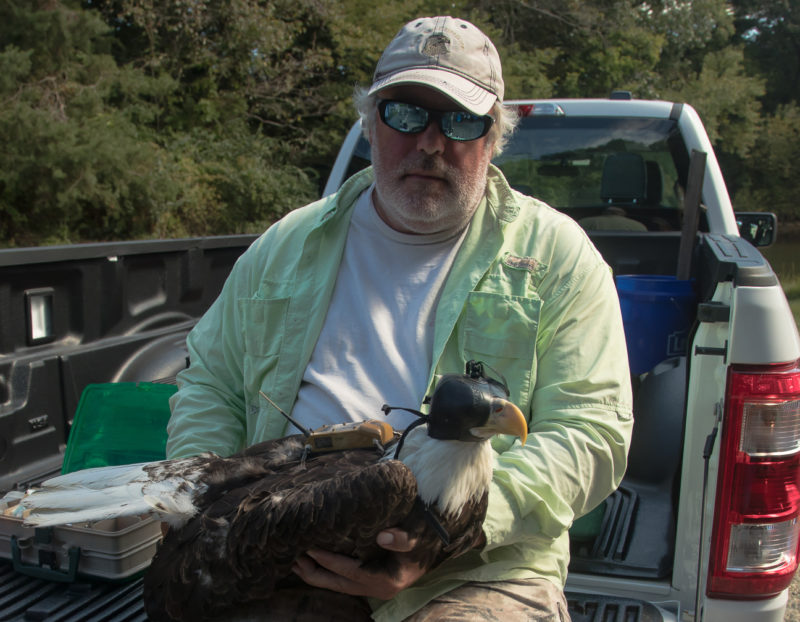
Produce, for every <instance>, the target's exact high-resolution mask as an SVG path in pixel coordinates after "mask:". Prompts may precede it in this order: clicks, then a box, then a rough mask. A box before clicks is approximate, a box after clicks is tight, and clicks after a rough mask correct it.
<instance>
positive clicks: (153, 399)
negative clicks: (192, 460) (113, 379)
mask: <svg viewBox="0 0 800 622" xmlns="http://www.w3.org/2000/svg"><path fill="white" fill-rule="evenodd" d="M177 390H178V388H177V387H176V386H175V385H171V384H161V383H153V382H119V383H106V384H91V385H88V386H87V387H86V388H85V389H84V391H83V394H82V395H81V400H80V402H79V404H78V408H77V410H76V411H75V418H74V419H73V422H72V429H71V430H70V433H69V440H68V442H67V450H66V453H65V454H64V464H63V465H62V467H61V472H62V473H71V472H72V471H79V470H81V469H90V468H93V467H100V466H109V465H117V464H131V463H134V462H150V461H152V460H163V459H164V458H165V457H166V446H167V422H168V421H169V416H170V410H169V398H170V397H171V396H172V394H173V393H175V392H176V391H177Z"/></svg>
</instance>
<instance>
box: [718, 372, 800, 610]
mask: <svg viewBox="0 0 800 622" xmlns="http://www.w3.org/2000/svg"><path fill="white" fill-rule="evenodd" d="M799 536H800V361H798V362H795V363H792V364H788V365H770V366H759V367H736V366H734V367H732V368H731V369H730V370H729V372H728V388H727V397H726V406H725V418H724V424H723V430H722V442H721V447H720V460H719V474H718V479H717V500H716V511H715V515H714V530H713V535H712V539H711V560H710V567H709V574H708V586H707V591H708V594H709V596H712V597H724V598H750V599H754V598H766V597H768V596H771V595H773V594H776V593H778V592H780V591H781V590H783V589H785V588H786V587H788V586H789V583H791V580H792V577H793V576H794V572H795V570H796V569H797V562H798V541H799Z"/></svg>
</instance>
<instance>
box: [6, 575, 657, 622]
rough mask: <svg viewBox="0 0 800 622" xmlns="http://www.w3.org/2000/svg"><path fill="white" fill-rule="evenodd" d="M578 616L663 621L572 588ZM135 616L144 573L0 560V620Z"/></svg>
mask: <svg viewBox="0 0 800 622" xmlns="http://www.w3.org/2000/svg"><path fill="white" fill-rule="evenodd" d="M567 600H568V603H569V613H570V616H571V617H572V620H573V622H661V620H663V617H662V615H661V613H660V612H659V610H658V609H656V608H655V607H654V606H653V605H651V604H649V603H645V602H642V601H635V600H630V599H624V598H602V597H596V596H586V595H581V594H577V593H567ZM30 620H47V621H48V622H50V621H52V622H58V621H65V620H69V621H70V622H90V621H91V622H135V621H144V620H147V615H146V614H145V612H144V604H143V603H142V579H141V578H139V579H135V580H133V581H130V582H127V583H103V582H96V581H95V582H86V583H83V582H77V583H56V582H53V581H45V580H43V579H34V578H31V577H26V576H24V575H21V574H19V573H16V572H14V569H13V567H12V564H11V563H10V562H0V622H16V621H18V622H22V621H30Z"/></svg>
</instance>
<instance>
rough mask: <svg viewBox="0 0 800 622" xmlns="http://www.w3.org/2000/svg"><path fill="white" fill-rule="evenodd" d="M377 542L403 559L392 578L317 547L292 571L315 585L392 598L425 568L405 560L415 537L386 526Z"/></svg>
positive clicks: (414, 542) (300, 560)
mask: <svg viewBox="0 0 800 622" xmlns="http://www.w3.org/2000/svg"><path fill="white" fill-rule="evenodd" d="M377 543H378V544H379V545H380V546H381V547H383V548H385V549H386V550H389V551H394V552H395V553H396V555H397V557H398V560H399V561H400V572H399V573H398V575H397V577H391V576H389V575H387V574H386V573H384V572H372V571H368V570H364V569H363V568H362V567H361V562H360V561H359V560H357V559H355V558H353V557H348V556H347V555H338V554H336V553H331V552H329V551H321V550H318V549H314V550H311V551H308V552H307V556H303V557H300V558H298V559H297V561H296V562H295V565H294V567H293V568H292V571H293V572H294V573H295V574H296V575H297V576H299V577H300V578H301V579H302V580H303V581H305V582H306V583H308V584H309V585H313V586H315V587H321V588H325V589H328V590H333V591H334V592H342V593H344V594H350V595H351V596H367V597H370V598H379V599H381V600H389V599H390V598H393V597H394V596H396V595H397V594H398V593H399V592H400V591H402V590H404V589H405V588H407V587H409V586H410V585H412V584H413V583H414V582H415V581H416V580H417V579H419V578H420V577H421V576H422V575H423V574H425V570H426V569H425V568H422V567H421V566H419V564H416V563H414V562H411V561H408V560H407V559H406V560H404V554H405V553H408V552H409V551H411V550H412V549H413V548H414V546H415V545H416V540H415V539H413V538H411V537H409V535H408V533H406V532H405V531H403V530H401V529H386V530H384V531H382V532H380V533H379V534H378V538H377Z"/></svg>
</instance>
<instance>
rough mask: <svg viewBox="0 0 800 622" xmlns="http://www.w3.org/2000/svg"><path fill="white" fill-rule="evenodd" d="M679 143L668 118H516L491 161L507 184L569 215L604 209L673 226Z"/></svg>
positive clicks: (679, 190) (679, 188)
mask: <svg viewBox="0 0 800 622" xmlns="http://www.w3.org/2000/svg"><path fill="white" fill-rule="evenodd" d="M685 154H686V147H685V146H684V144H683V141H682V140H681V138H680V135H679V133H678V130H677V123H676V122H675V121H673V120H669V119H649V118H624V119H622V118H606V117H601V118H598V117H564V116H560V117H559V116H555V117H524V118H522V119H521V120H520V124H519V127H518V129H517V131H516V132H515V134H514V136H513V138H512V140H511V141H510V142H509V144H508V145H507V147H506V150H505V151H504V152H503V154H502V155H501V156H500V157H498V158H496V160H495V164H497V165H498V166H499V167H500V169H502V171H503V173H504V174H505V176H506V178H507V179H508V181H509V183H510V184H511V186H512V187H513V188H515V189H516V190H519V191H520V192H523V193H525V194H529V195H531V196H535V197H536V198H538V199H541V200H543V201H545V202H546V203H548V204H550V205H552V206H553V207H555V208H557V209H559V210H561V211H563V212H566V213H568V214H569V215H571V216H572V217H574V218H576V219H581V218H584V217H590V216H597V215H600V214H603V213H604V212H606V211H607V210H608V208H609V207H613V208H615V209H616V210H617V211H618V213H624V215H626V216H628V217H631V218H635V219H637V220H639V221H641V222H643V224H645V226H646V227H647V229H648V230H674V229H679V228H680V211H681V209H682V205H683V190H684V186H685V173H684V174H681V171H685V166H686V155H685Z"/></svg>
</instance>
